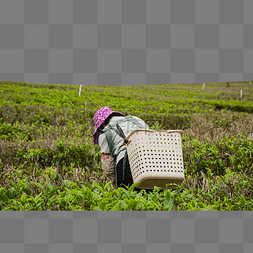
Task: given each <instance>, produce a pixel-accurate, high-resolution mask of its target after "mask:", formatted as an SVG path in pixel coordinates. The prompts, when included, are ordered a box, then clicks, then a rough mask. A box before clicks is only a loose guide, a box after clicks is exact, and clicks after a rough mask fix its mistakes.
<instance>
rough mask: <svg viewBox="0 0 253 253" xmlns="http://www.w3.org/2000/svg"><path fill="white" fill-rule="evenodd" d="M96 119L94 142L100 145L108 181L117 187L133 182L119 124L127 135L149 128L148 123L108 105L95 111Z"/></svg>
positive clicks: (102, 162) (103, 166) (104, 171)
mask: <svg viewBox="0 0 253 253" xmlns="http://www.w3.org/2000/svg"><path fill="white" fill-rule="evenodd" d="M94 121H95V125H96V129H95V131H94V133H93V138H94V143H95V144H99V146H100V149H101V153H102V155H101V164H102V170H103V173H104V175H105V176H106V178H107V181H111V182H112V184H113V186H114V188H115V189H116V188H118V187H119V186H121V187H124V185H131V184H133V178H132V174H131V171H130V165H129V161H128V157H127V151H126V146H125V145H124V138H123V136H122V134H121V132H119V130H118V129H117V124H118V126H120V128H121V129H122V131H123V134H124V135H125V137H127V136H128V135H129V134H130V133H131V132H132V131H134V130H138V129H146V130H148V129H149V127H148V125H147V124H146V123H145V122H144V121H143V120H141V119H140V118H138V117H135V116H131V115H129V116H126V117H125V115H123V114H122V113H120V112H116V111H113V110H112V109H111V108H110V107H108V106H103V107H102V108H100V109H99V110H98V111H97V112H96V113H95V115H94Z"/></svg>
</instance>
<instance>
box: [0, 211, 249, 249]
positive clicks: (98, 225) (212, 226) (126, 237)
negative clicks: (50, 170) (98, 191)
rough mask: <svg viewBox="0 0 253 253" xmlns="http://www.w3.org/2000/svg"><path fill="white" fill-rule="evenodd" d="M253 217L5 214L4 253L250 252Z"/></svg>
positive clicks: (0, 235)
mask: <svg viewBox="0 0 253 253" xmlns="http://www.w3.org/2000/svg"><path fill="white" fill-rule="evenodd" d="M252 233H253V213H252V212H235V211H228V212H218V211H217V212H207V211H206V212H205V211H203V212H201V211H200V212H191V211H188V212H186V211H178V212H176V211H173V212H170V211H156V212H151V211H146V212H145V211H143V212H140V211H132V212H130V211H125V212H89V211H87V212H67V211H66V212H58V211H52V212H38V211H37V212H36V211H35V212H33V211H31V212H2V213H1V214H0V252H3V253H28V252H38V253H48V252H49V253H81V252H89V253H121V252H122V253H127V252H138V253H154V252H156V253H165V252H171V253H172V252H173V253H177V252H178V253H179V252H180V253H181V252H188V253H202V252H205V253H214V252H222V253H238V252H243V253H250V252H252V247H253V239H252Z"/></svg>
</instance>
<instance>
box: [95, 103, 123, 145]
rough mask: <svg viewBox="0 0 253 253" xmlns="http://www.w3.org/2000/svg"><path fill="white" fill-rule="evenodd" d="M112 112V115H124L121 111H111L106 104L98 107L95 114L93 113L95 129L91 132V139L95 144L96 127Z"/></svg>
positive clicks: (97, 135) (96, 140) (96, 141)
mask: <svg viewBox="0 0 253 253" xmlns="http://www.w3.org/2000/svg"><path fill="white" fill-rule="evenodd" d="M112 114H113V115H119V116H123V117H125V115H123V114H122V113H120V112H115V111H113V110H112V109H111V108H110V107H108V106H103V107H102V108H100V109H99V110H97V112H96V113H95V115H94V121H95V124H96V130H95V131H94V133H93V140H94V143H95V144H98V137H99V133H98V132H97V130H98V128H99V127H100V126H101V125H102V124H103V122H104V121H105V120H106V119H107V118H108V117H109V116H110V115H112Z"/></svg>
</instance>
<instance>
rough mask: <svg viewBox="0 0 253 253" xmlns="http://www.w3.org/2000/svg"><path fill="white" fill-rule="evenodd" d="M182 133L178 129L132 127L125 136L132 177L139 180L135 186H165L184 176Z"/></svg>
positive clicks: (135, 180) (163, 187)
mask: <svg viewBox="0 0 253 253" xmlns="http://www.w3.org/2000/svg"><path fill="white" fill-rule="evenodd" d="M182 133H183V131H182V130H168V131H166V130H161V131H152V130H136V131H133V132H132V133H131V134H130V135H129V136H128V137H127V138H126V139H127V140H128V141H129V142H128V143H127V144H126V147H127V154H128V158H129V163H130V168H131V173H132V177H133V181H134V183H136V182H140V183H139V184H138V185H137V186H136V187H137V188H139V189H153V188H154V186H158V187H161V188H162V189H165V188H166V184H169V183H176V184H178V183H181V182H182V181H183V180H184V178H185V177H184V167H183V154H182V144H181V135H182ZM168 188H174V187H173V186H171V187H168Z"/></svg>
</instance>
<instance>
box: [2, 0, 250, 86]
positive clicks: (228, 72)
mask: <svg viewBox="0 0 253 253" xmlns="http://www.w3.org/2000/svg"><path fill="white" fill-rule="evenodd" d="M252 8H253V1H251V0H243V1H236V0H212V1H209V0H156V1H153V0H128V1H122V0H86V1H83V0H50V1H49V0H43V1H40V0H2V1H1V8H0V34H1V38H0V80H5V81H7V80H10V81H25V82H32V83H53V84H55V83H58V84H82V85H119V86H120V85H121V86H126V85H129V86H132V85H143V84H144V85H145V84H169V83H194V82H196V83H199V82H206V83H208V82H225V81H248V80H252V79H253V71H252V65H253V50H252V49H253V15H252V13H251V12H252V11H251V10H252Z"/></svg>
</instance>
